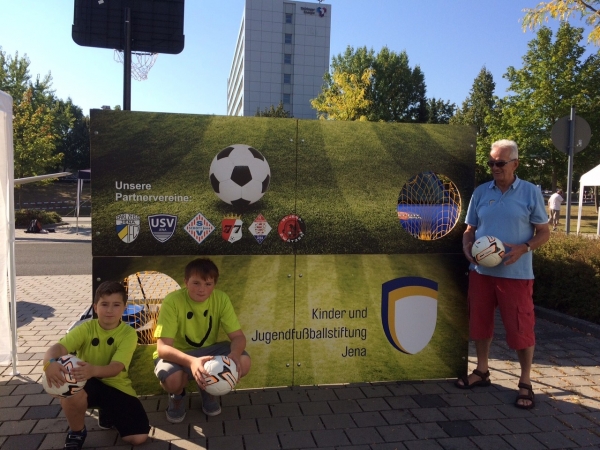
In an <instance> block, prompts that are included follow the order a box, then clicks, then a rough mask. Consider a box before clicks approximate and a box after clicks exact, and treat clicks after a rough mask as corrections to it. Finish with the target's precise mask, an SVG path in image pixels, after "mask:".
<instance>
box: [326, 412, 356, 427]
mask: <svg viewBox="0 0 600 450" xmlns="http://www.w3.org/2000/svg"><path fill="white" fill-rule="evenodd" d="M320 417H321V421H322V422H323V425H325V428H327V429H328V430H335V429H343V428H355V427H356V423H355V422H354V421H353V420H352V417H351V416H350V414H329V415H323V416H320Z"/></svg>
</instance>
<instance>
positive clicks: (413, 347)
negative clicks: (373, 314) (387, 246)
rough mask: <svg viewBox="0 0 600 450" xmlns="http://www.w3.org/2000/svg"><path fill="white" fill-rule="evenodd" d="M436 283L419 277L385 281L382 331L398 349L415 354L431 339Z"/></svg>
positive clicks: (433, 326) (382, 304) (435, 317)
mask: <svg viewBox="0 0 600 450" xmlns="http://www.w3.org/2000/svg"><path fill="white" fill-rule="evenodd" d="M437 299H438V284H437V283H436V282H435V281H432V280H429V279H427V278H420V277H403V278H396V279H394V280H391V281H387V282H385V283H383V284H382V290H381V321H382V323H383V331H384V332H385V335H386V337H387V339H388V341H389V342H390V344H392V345H393V346H394V348H396V349H397V350H400V351H401V352H404V353H408V354H409V355H414V354H415V353H418V352H420V351H421V350H423V349H424V348H425V347H426V346H427V344H429V341H430V340H431V338H432V336H433V333H434V331H435V324H436V322H437V303H438V300H437Z"/></svg>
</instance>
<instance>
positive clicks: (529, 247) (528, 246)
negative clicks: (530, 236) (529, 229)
mask: <svg viewBox="0 0 600 450" xmlns="http://www.w3.org/2000/svg"><path fill="white" fill-rule="evenodd" d="M525 245H526V246H527V251H528V252H530V251H531V245H529V242H525Z"/></svg>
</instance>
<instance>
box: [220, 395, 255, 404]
mask: <svg viewBox="0 0 600 450" xmlns="http://www.w3.org/2000/svg"><path fill="white" fill-rule="evenodd" d="M250 404H251V402H250V394H242V393H240V392H234V393H231V394H228V395H224V396H223V397H221V405H222V406H242V405H244V406H245V405H250Z"/></svg>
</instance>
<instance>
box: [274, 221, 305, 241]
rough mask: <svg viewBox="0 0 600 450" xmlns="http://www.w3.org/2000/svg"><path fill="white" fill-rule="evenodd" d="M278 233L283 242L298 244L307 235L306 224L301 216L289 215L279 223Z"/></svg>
mask: <svg viewBox="0 0 600 450" xmlns="http://www.w3.org/2000/svg"><path fill="white" fill-rule="evenodd" d="M277 232H278V233H279V237H280V238H281V240H282V241H283V242H290V243H294V242H298V241H299V240H300V239H302V238H303V237H304V235H305V234H306V224H305V223H304V221H303V220H302V218H301V217H300V216H297V215H296V214H289V215H287V216H285V217H284V218H283V219H281V220H280V221H279V226H278V227H277Z"/></svg>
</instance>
